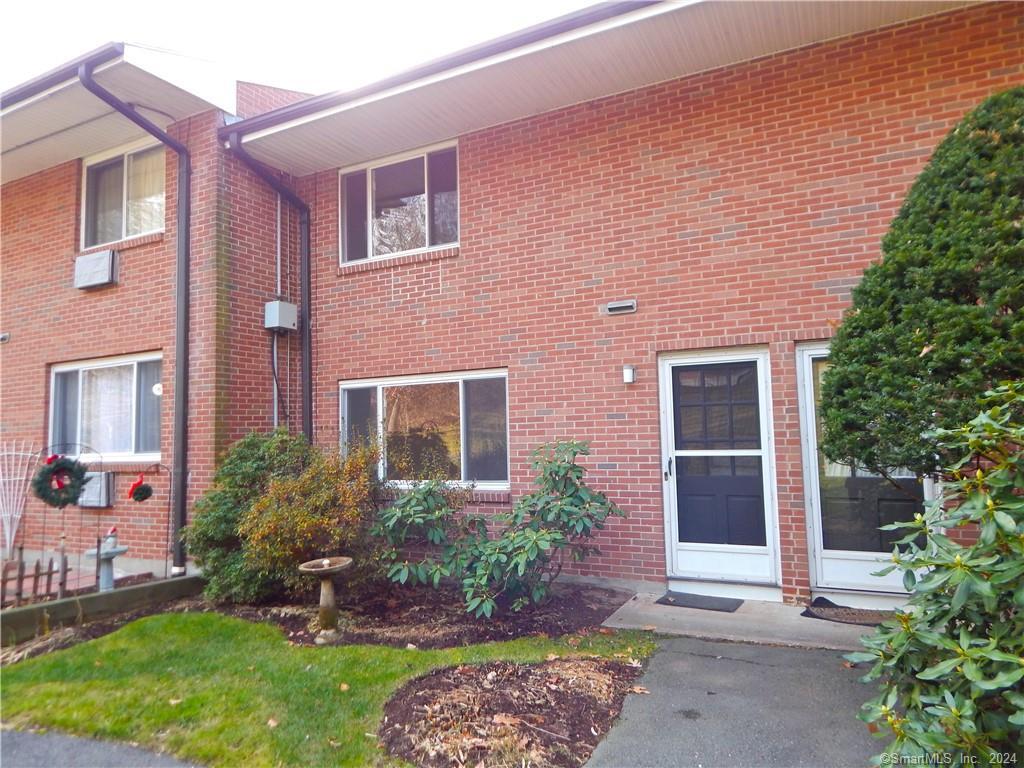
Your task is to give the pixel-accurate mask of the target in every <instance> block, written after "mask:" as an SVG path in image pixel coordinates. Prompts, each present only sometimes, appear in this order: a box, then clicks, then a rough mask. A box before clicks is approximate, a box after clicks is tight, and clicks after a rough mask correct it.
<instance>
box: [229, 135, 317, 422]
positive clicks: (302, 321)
mask: <svg viewBox="0 0 1024 768" xmlns="http://www.w3.org/2000/svg"><path fill="white" fill-rule="evenodd" d="M228 147H229V148H230V149H231V152H232V153H234V154H235V155H236V156H237V157H238V158H239V159H240V160H241V161H242V162H243V163H245V164H246V165H247V166H248V167H249V168H250V169H251V170H252V172H253V173H255V174H256V175H257V176H259V177H260V178H261V179H262V180H263V182H264V183H265V184H266V185H267V186H269V187H270V188H271V189H273V190H274V191H275V192H277V194H279V195H280V196H281V197H283V198H284V199H285V200H287V201H288V202H289V204H291V205H292V207H294V208H295V209H296V210H297V211H298V212H299V341H300V342H301V356H302V433H303V434H304V435H305V436H306V439H308V440H309V441H310V442H313V439H314V438H313V340H312V335H311V333H310V324H311V320H312V301H313V289H312V280H311V275H310V258H309V206H308V205H306V203H305V202H303V200H302V198H300V197H299V196H298V195H297V194H295V192H294V191H292V189H291V188H290V187H288V185H286V184H285V183H284V182H283V181H281V180H280V179H279V178H278V177H277V176H275V175H274V174H273V173H272V172H271V171H270V170H269V169H268V168H267V167H266V166H265V165H263V163H261V162H260V161H259V160H257V159H256V158H255V157H253V156H252V155H250V154H249V153H248V152H246V151H245V148H244V147H243V146H242V141H241V138H240V137H239V135H238V132H237V131H235V132H232V133H231V134H230V135H229V136H228Z"/></svg>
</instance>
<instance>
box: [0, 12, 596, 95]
mask: <svg viewBox="0 0 1024 768" xmlns="http://www.w3.org/2000/svg"><path fill="white" fill-rule="evenodd" d="M593 1H594V0H476V2H473V1H472V0H419V1H417V0H359V1H358V2H353V0H335V2H314V0H284V1H283V2H282V0H268V2H266V3H265V4H263V3H260V2H259V1H258V0H256V2H253V1H252V0H250V1H249V2H240V1H239V0H170V1H169V2H164V3H159V4H156V3H145V2H139V0H132V1H131V2H125V1H124V0H97V1H96V2H83V0H75V1H74V2H69V0H13V1H11V2H7V3H6V4H5V6H6V7H5V9H4V10H3V12H2V14H0V24H2V25H3V30H4V34H3V37H2V42H0V90H7V89H8V88H10V87H12V86H14V85H18V84H19V83H22V82H24V81H26V80H30V79H32V78H33V77H35V76H36V75H39V74H42V73H43V72H45V71H47V70H49V69H53V68H54V67H56V66H58V65H60V64H63V63H64V62H66V61H69V60H71V59H74V58H75V57H77V56H80V55H81V54H83V53H87V52H88V51H91V50H92V49H94V48H98V47H99V46H101V45H103V44H104V43H108V42H111V41H118V42H129V43H138V44H142V45H148V46H153V47H156V48H164V49H168V50H172V51H177V52H179V53H183V54H187V55H189V56H195V57H198V58H202V59H207V60H210V61H212V62H215V63H216V64H218V65H219V68H220V69H221V70H223V71H224V72H225V74H227V75H230V76H231V77H233V78H235V79H238V80H251V81H255V82H263V83H267V84H269V85H277V86H280V87H284V88H294V89H296V90H301V91H307V92H310V93H324V92H327V91H333V90H347V89H349V88H353V87H356V86H358V85H363V84H366V83H371V82H374V81H376V80H379V79H381V78H383V77H387V76H388V75H391V74H394V73H396V72H400V71H402V70H404V69H408V68H409V67H412V66H415V65H416V64H420V63H422V62H425V61H429V60H430V59H434V58H437V57H438V56H443V55H445V54H447V53H451V52H453V51H457V50H459V49H460V48H465V47H467V46H470V45H474V44H476V43H480V42H483V41H485V40H489V39H491V38H493V37H498V36H500V35H504V34H507V33H508V32H513V31H515V30H517V29H521V28H523V27H527V26H530V25H532V24H536V23H538V22H541V21H545V20H547V19H552V18H555V17H557V16H561V15H563V14H565V13H569V12H571V11H574V10H577V9H579V8H582V7H584V6H586V5H590V4H592V3H593Z"/></svg>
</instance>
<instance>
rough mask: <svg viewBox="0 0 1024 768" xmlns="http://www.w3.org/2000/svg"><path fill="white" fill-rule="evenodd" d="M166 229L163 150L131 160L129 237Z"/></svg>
mask: <svg viewBox="0 0 1024 768" xmlns="http://www.w3.org/2000/svg"><path fill="white" fill-rule="evenodd" d="M163 227H164V148H163V147H154V148H153V149H147V150H146V151H145V152H137V153H136V154H134V155H130V156H129V157H128V236H129V237H131V236H132V235H139V234H142V233H144V232H153V231H155V230H160V229H163Z"/></svg>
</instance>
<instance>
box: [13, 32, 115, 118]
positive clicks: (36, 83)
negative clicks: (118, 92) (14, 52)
mask: <svg viewBox="0 0 1024 768" xmlns="http://www.w3.org/2000/svg"><path fill="white" fill-rule="evenodd" d="M123 55H124V44H123V43H107V44H106V45H102V46H100V47H99V48H96V49H95V50H93V51H90V52H89V53H86V54H84V55H82V56H79V57H78V58H76V59H73V60H72V61H69V62H66V63H65V64H61V65H60V66H59V67H55V68H54V69H51V70H50V71H49V72H44V73H43V74H41V75H38V76H37V77H34V78H32V79H31V80H28V81H26V82H24V83H22V84H21V85H16V86H14V87H13V88H10V89H8V90H6V91H4V92H3V93H2V94H0V109H7V108H8V107H11V106H14V105H15V104H19V103H21V102H23V101H27V100H28V99H31V98H32V97H33V96H38V95H39V94H40V93H43V92H44V91H48V90H49V89H51V88H53V87H55V86H58V85H60V84H61V83H65V82H67V81H69V80H73V79H75V78H77V77H78V68H79V66H81V65H82V64H84V63H86V62H89V63H92V64H93V65H94V66H99V65H101V64H106V63H107V62H108V61H112V60H114V59H117V58H120V57H121V56H123Z"/></svg>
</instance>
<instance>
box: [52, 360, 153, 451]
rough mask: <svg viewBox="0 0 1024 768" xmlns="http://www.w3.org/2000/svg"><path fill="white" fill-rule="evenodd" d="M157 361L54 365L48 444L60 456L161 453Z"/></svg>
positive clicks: (109, 361) (90, 362)
mask: <svg viewBox="0 0 1024 768" xmlns="http://www.w3.org/2000/svg"><path fill="white" fill-rule="evenodd" d="M160 374H161V360H160V358H159V357H152V356H147V357H139V358H111V359H108V360H92V361H89V362H87V363H72V364H66V365H60V366H55V367H54V368H53V379H52V383H51V389H50V392H51V398H52V401H53V404H52V409H51V419H50V443H51V445H52V449H53V450H54V451H56V452H59V453H85V454H101V455H103V457H104V458H111V457H133V456H139V455H147V456H153V455H156V456H158V455H159V453H160V401H161V399H162V398H161V396H162V385H161V378H160Z"/></svg>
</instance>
